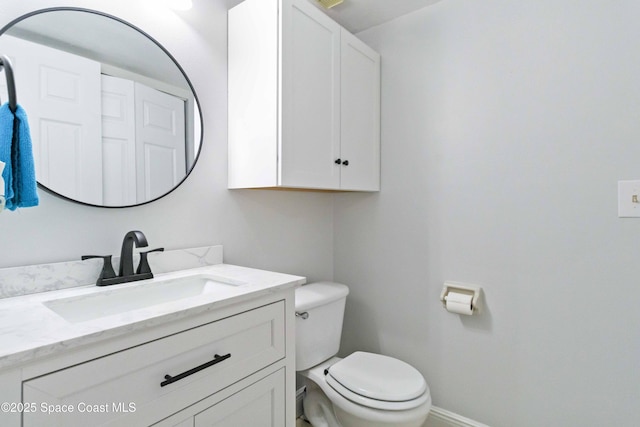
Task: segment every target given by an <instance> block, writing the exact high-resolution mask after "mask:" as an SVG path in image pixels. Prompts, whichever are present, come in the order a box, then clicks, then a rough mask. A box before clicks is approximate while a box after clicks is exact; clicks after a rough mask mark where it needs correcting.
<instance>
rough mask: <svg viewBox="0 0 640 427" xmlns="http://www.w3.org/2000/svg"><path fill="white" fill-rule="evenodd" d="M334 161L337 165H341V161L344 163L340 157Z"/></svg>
mask: <svg viewBox="0 0 640 427" xmlns="http://www.w3.org/2000/svg"><path fill="white" fill-rule="evenodd" d="M334 163H335V164H336V165H339V164H341V163H342V160H340V159H336V161H335V162H334Z"/></svg>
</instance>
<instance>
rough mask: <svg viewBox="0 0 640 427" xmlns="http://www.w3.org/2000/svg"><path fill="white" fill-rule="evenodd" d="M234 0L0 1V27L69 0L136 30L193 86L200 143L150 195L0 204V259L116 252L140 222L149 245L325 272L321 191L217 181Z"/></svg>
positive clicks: (329, 217)
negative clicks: (134, 200)
mask: <svg viewBox="0 0 640 427" xmlns="http://www.w3.org/2000/svg"><path fill="white" fill-rule="evenodd" d="M239 1H240V0H208V1H198V0H196V1H195V2H194V9H193V10H191V11H188V12H177V13H176V12H172V11H169V10H168V9H166V8H163V7H162V6H161V5H159V3H160V2H158V1H155V0H145V1H143V0H136V1H130V0H69V1H61V0H30V1H28V2H26V1H22V0H3V1H2V6H1V7H0V27H1V26H4V25H5V24H7V23H8V22H10V21H11V20H13V19H14V18H17V17H18V16H21V15H22V14H24V13H27V12H30V11H32V10H36V9H40V8H45V7H53V6H78V7H85V8H92V9H96V10H100V11H102V12H106V13H109V14H112V15H117V16H119V17H121V18H123V19H125V20H127V21H129V22H131V23H132V24H134V25H136V26H138V27H139V28H141V29H142V30H144V31H146V32H147V33H148V34H150V35H151V36H152V37H154V38H155V39H156V40H158V41H159V42H160V43H162V44H163V45H164V46H165V47H166V48H167V49H168V50H169V52H171V53H172V54H173V56H174V57H175V58H176V59H177V60H178V61H179V62H180V63H181V65H182V66H183V68H184V70H185V71H186V73H187V75H188V76H189V78H190V80H191V82H192V84H193V86H194V87H195V90H196V93H197V94H198V97H199V99H200V102H201V106H202V112H203V115H204V144H203V151H202V153H201V156H200V160H199V162H198V164H197V165H196V167H195V169H194V170H193V173H192V174H191V176H189V178H187V180H186V181H185V183H184V184H183V185H182V186H181V187H180V188H179V189H178V190H176V191H174V192H173V193H171V194H170V195H169V196H167V197H165V198H163V199H161V200H159V201H157V202H154V203H151V204H148V205H145V206H141V207H135V208H127V209H101V208H93V207H87V206H82V205H79V204H75V203H71V202H68V201H65V200H61V199H58V198H56V197H53V196H51V195H49V194H47V193H45V192H44V191H40V198H41V205H40V206H39V207H37V208H30V209H22V210H19V211H17V212H15V213H11V212H8V211H7V212H2V213H1V214H0V242H1V245H0V268H1V267H11V266H18V265H28V264H36V263H43V262H56V261H65V260H71V259H78V258H79V257H80V256H81V255H82V254H89V253H92V254H94V253H97V254H102V253H104V254H109V253H112V254H117V253H119V250H120V244H121V241H122V237H123V236H124V234H125V232H127V231H128V230H132V229H140V230H142V231H144V233H145V234H146V236H147V239H148V240H149V245H150V246H151V247H158V246H164V247H166V248H167V249H175V248H186V247H195V246H205V245H212V244H223V245H224V249H225V261H226V262H229V263H236V264H241V265H246V266H251V267H258V268H267V269H273V270H278V271H282V272H287V273H293V274H301V275H306V276H308V277H310V278H311V279H316V280H317V279H326V278H331V276H332V274H333V260H332V245H333V237H332V233H331V231H332V227H333V200H332V196H331V195H327V194H319V193H313V194H311V193H299V192H260V191H229V190H227V189H226V183H227V112H226V106H227V99H226V96H227V76H226V73H227V70H226V59H227V38H226V33H227V29H226V22H227V17H226V11H227V9H228V8H229V7H231V6H233V5H235V4H237V3H239ZM19 96H20V94H18V100H19V99H20V98H19Z"/></svg>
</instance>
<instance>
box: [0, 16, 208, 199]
mask: <svg viewBox="0 0 640 427" xmlns="http://www.w3.org/2000/svg"><path fill="white" fill-rule="evenodd" d="M56 11H71V12H85V13H91V14H94V15H99V16H103V17H105V18H109V19H113V20H115V21H117V22H120V23H121V24H124V25H126V26H127V27H129V28H131V29H133V30H135V31H137V32H138V33H140V34H141V35H143V36H144V37H146V38H147V39H149V40H150V41H151V42H153V43H154V44H155V45H156V46H157V47H158V48H160V49H161V50H162V51H163V52H164V53H165V55H167V57H169V59H171V61H172V62H173V63H174V65H175V66H176V67H177V68H178V70H179V71H180V72H181V73H182V76H183V77H184V79H185V80H186V82H187V84H188V85H189V88H190V89H191V93H192V94H193V98H194V102H195V105H196V106H197V107H198V114H197V117H198V118H199V119H200V145H199V149H198V153H197V154H196V157H195V159H194V160H193V165H192V166H191V169H189V170H188V171H187V173H186V174H185V176H184V178H182V179H181V180H180V182H178V183H177V184H176V185H175V186H174V187H173V188H172V189H171V190H169V191H167V192H166V193H164V194H162V195H161V196H158V197H156V198H154V199H151V200H147V201H144V202H141V203H136V204H133V205H123V206H103V205H95V204H92V203H87V202H82V201H80V200H75V199H72V198H70V197H67V196H65V195H63V194H60V193H58V192H56V191H54V190H52V189H50V188H48V187H47V186H45V185H44V184H41V183H40V182H39V181H38V187H39V188H41V189H43V190H45V191H46V192H47V193H49V194H51V195H53V196H57V197H60V198H61V199H64V200H68V201H70V202H73V203H78V204H81V205H85V206H92V207H96V208H106V209H122V208H132V207H136V206H143V205H146V204H149V203H152V202H155V201H156V200H160V199H162V198H163V197H165V196H167V195H169V194H171V193H172V192H174V191H175V190H176V189H177V188H178V187H180V186H181V185H182V184H183V183H184V181H185V180H186V179H187V178H188V177H189V175H191V172H193V169H195V167H196V165H197V164H198V160H200V154H201V153H202V145H203V142H204V120H203V117H202V106H201V104H200V100H199V99H198V95H197V94H196V91H195V89H194V88H193V84H191V80H189V77H188V76H187V73H185V71H184V69H183V68H182V66H181V65H180V64H179V63H178V61H177V60H176V59H175V58H174V57H173V55H171V53H169V51H168V50H167V49H166V48H165V47H164V46H162V44H160V42H158V41H157V40H156V39H155V38H153V37H151V36H150V35H149V34H148V33H147V32H145V31H143V30H142V29H140V28H138V27H136V26H135V25H133V24H131V23H130V22H127V21H125V20H124V19H122V18H119V17H117V16H114V15H111V14H108V13H105V12H101V11H98V10H94V9H86V8H81V7H67V6H60V7H49V8H44V9H38V10H34V11H32V12H29V13H26V14H24V15H22V16H19V17H18V18H15V19H13V20H12V21H11V22H9V23H8V24H6V25H5V26H3V27H2V28H0V36H2V35H3V34H5V33H6V32H7V31H8V30H9V29H10V28H11V27H13V26H14V25H15V24H17V23H19V22H20V21H23V20H25V19H27V18H30V17H32V16H35V15H40V14H42V13H47V12H56ZM17 98H18V100H19V99H20V94H19V93H18V94H17ZM18 103H19V102H18ZM36 178H37V177H36Z"/></svg>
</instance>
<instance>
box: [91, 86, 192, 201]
mask: <svg viewBox="0 0 640 427" xmlns="http://www.w3.org/2000/svg"><path fill="white" fill-rule="evenodd" d="M184 123H185V103H184V100H182V99H180V98H178V97H176V96H173V95H170V94H167V93H164V92H161V91H159V90H156V89H154V88H151V87H148V86H146V85H143V84H141V83H138V82H133V81H131V80H128V79H123V78H118V77H112V76H107V75H103V76H102V143H103V155H104V157H105V158H104V161H103V193H104V203H103V204H104V205H105V206H122V205H133V204H136V203H143V202H144V201H147V200H152V199H154V198H156V197H159V196H161V195H163V194H165V193H167V192H168V191H170V190H171V189H172V188H173V187H175V186H176V185H177V184H178V183H179V182H180V180H181V179H182V177H184V175H185V174H186V159H185V144H186V141H185V128H184Z"/></svg>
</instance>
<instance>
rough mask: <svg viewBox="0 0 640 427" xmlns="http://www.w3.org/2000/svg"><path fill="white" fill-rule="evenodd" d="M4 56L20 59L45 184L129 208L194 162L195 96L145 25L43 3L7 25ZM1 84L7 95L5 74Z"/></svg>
mask: <svg viewBox="0 0 640 427" xmlns="http://www.w3.org/2000/svg"><path fill="white" fill-rule="evenodd" d="M0 54H2V55H7V56H8V57H9V58H10V59H11V61H12V63H13V70H14V75H15V82H16V93H17V100H18V103H19V104H20V105H21V106H22V107H23V108H24V109H25V110H26V112H27V116H28V118H29V125H30V128H31V139H32V142H33V151H34V162H35V166H36V177H37V180H38V184H39V185H40V187H41V188H44V189H45V190H47V191H49V192H52V193H54V194H56V195H59V196H62V197H64V198H66V199H69V200H72V201H76V202H80V203H83V204H87V205H92V206H103V207H129V206H136V205H141V204H144V203H149V202H151V201H153V200H156V199H158V198H160V197H163V196H165V195H167V194H168V193H170V192H171V191H173V190H174V189H175V188H177V187H178V186H179V185H180V184H181V183H182V182H183V181H184V179H185V178H186V177H187V175H188V174H189V172H191V170H192V169H193V166H194V165H195V163H196V160H197V158H198V154H199V152H200V145H201V140H202V117H201V114H200V109H199V107H198V101H197V97H196V95H195V92H194V90H193V87H192V86H191V83H190V82H189V79H188V78H187V76H186V75H185V73H184V71H183V70H182V68H181V67H180V65H179V64H178V63H177V62H176V60H175V59H174V58H173V57H172V56H171V55H170V54H169V52H167V50H166V49H164V48H163V47H162V46H161V45H160V44H159V43H158V42H157V41H155V40H154V39H152V38H151V37H150V36H149V35H147V34H146V33H144V32H143V31H141V30H140V29H138V28H136V27H134V26H133V25H131V24H129V23H127V22H125V21H123V20H121V19H119V18H116V17H113V16H110V15H106V14H103V13H101V12H96V11H92V10H87V9H78V8H52V9H44V10H39V11H36V12H33V13H30V14H28V15H25V16H22V17H20V18H18V19H16V20H14V21H13V22H11V23H10V24H8V25H7V26H5V27H4V28H3V29H2V30H0ZM2 74H4V71H3V72H2ZM0 85H4V87H1V86H0V97H1V99H2V101H3V102H4V101H6V100H7V90H6V83H5V78H4V75H0Z"/></svg>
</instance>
